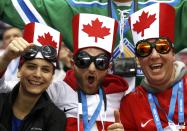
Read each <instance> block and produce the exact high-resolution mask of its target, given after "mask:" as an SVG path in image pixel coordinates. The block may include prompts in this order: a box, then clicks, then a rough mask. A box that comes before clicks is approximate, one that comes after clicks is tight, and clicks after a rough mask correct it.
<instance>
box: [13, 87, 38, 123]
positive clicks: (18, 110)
mask: <svg viewBox="0 0 187 131" xmlns="http://www.w3.org/2000/svg"><path fill="white" fill-rule="evenodd" d="M20 89H21V87H20ZM20 89H19V93H18V96H17V98H16V101H15V103H14V105H13V112H14V115H15V116H16V117H17V118H18V119H20V120H23V119H24V118H25V117H26V116H27V115H28V114H29V113H30V112H31V110H32V109H33V107H34V106H35V104H36V102H37V101H38V99H39V98H40V97H37V96H29V95H26V94H24V93H21V90H20Z"/></svg>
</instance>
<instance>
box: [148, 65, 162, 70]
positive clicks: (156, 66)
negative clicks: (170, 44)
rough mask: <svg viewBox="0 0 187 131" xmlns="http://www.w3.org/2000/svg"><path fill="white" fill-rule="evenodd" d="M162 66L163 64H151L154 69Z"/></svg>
mask: <svg viewBox="0 0 187 131" xmlns="http://www.w3.org/2000/svg"><path fill="white" fill-rule="evenodd" d="M161 67H162V64H152V65H150V68H151V69H152V70H153V69H160V68H161Z"/></svg>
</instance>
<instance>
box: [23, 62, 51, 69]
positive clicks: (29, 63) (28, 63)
mask: <svg viewBox="0 0 187 131" xmlns="http://www.w3.org/2000/svg"><path fill="white" fill-rule="evenodd" d="M26 64H27V65H35V66H38V64H35V63H32V62H27V63H26ZM41 67H45V68H51V67H50V66H49V65H42V66H41Z"/></svg>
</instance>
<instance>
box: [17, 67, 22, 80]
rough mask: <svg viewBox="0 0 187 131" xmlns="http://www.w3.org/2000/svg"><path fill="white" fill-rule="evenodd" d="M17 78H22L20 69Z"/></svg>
mask: <svg viewBox="0 0 187 131" xmlns="http://www.w3.org/2000/svg"><path fill="white" fill-rule="evenodd" d="M17 77H18V78H20V77H21V72H20V69H18V72H17Z"/></svg>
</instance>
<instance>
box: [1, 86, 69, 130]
mask: <svg viewBox="0 0 187 131" xmlns="http://www.w3.org/2000/svg"><path fill="white" fill-rule="evenodd" d="M18 90H19V83H18V84H17V85H16V86H15V87H14V89H13V91H12V92H10V93H3V94H0V131H6V130H7V131H12V125H11V123H12V117H13V112H12V105H13V103H14V101H15V99H16V97H17V94H18ZM65 123H66V116H65V113H64V112H63V111H61V110H60V109H58V108H57V107H56V106H55V105H54V104H53V103H52V101H51V100H50V98H49V96H48V94H47V93H46V92H44V93H43V94H42V95H41V97H40V99H39V100H38V102H37V103H36V105H35V106H34V108H33V109H32V111H31V112H30V113H29V114H28V115H27V116H26V117H25V119H24V122H23V125H22V126H21V130H20V131H64V130H65ZM5 129H6V130H5Z"/></svg>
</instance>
